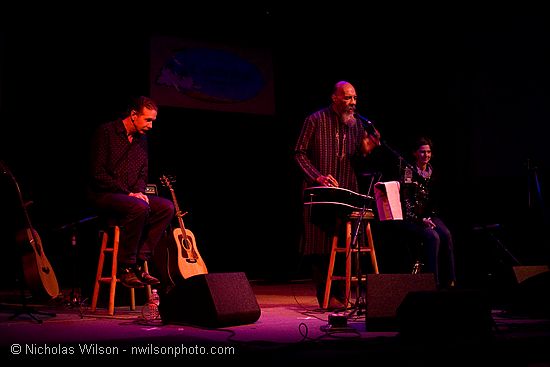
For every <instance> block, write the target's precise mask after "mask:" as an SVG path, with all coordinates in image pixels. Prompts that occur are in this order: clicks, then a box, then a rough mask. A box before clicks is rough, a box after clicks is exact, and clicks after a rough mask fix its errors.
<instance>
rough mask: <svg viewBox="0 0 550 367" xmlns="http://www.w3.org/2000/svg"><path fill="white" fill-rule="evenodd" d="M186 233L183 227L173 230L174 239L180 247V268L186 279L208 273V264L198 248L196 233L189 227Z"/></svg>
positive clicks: (178, 247)
mask: <svg viewBox="0 0 550 367" xmlns="http://www.w3.org/2000/svg"><path fill="white" fill-rule="evenodd" d="M184 231H185V234H184V232H183V231H182V229H181V228H176V229H174V231H173V235H174V240H175V241H176V247H177V249H178V269H179V272H180V274H181V276H182V277H183V278H185V279H187V278H189V277H192V276H194V275H200V274H208V270H207V269H206V264H205V263H204V261H203V260H202V258H201V255H200V254H199V251H198V250H197V246H196V242H195V235H194V234H193V233H192V232H191V231H190V230H188V229H185V230H184Z"/></svg>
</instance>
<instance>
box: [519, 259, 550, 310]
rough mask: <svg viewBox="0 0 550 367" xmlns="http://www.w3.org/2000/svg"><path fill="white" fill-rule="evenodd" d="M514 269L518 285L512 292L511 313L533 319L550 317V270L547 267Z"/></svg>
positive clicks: (520, 267)
mask: <svg viewBox="0 0 550 367" xmlns="http://www.w3.org/2000/svg"><path fill="white" fill-rule="evenodd" d="M513 268H514V273H515V275H516V280H517V284H515V286H514V288H513V291H512V294H513V297H512V301H511V304H510V306H511V311H512V312H516V313H520V314H526V315H529V316H532V317H541V318H547V317H549V316H550V297H548V290H549V289H550V268H549V267H548V266H547V265H537V266H514V267H513Z"/></svg>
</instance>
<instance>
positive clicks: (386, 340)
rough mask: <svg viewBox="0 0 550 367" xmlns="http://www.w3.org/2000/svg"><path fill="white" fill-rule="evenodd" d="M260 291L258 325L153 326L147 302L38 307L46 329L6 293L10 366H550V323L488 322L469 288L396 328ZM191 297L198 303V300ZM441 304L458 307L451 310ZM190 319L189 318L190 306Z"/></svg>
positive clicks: (1, 334) (271, 289) (496, 313)
mask: <svg viewBox="0 0 550 367" xmlns="http://www.w3.org/2000/svg"><path fill="white" fill-rule="evenodd" d="M250 285H251V286H252V290H253V295H252V297H253V298H255V300H257V302H258V304H259V308H260V310H261V315H260V316H259V318H258V319H257V321H255V322H253V323H249V324H239V317H240V316H239V315H238V314H237V315H236V316H235V315H232V316H230V317H232V321H234V322H235V323H236V324H237V325H233V326H225V327H223V326H220V327H204V326H196V325H195V326H193V325H190V324H184V323H181V322H178V323H176V322H174V323H170V324H163V323H161V322H160V321H158V320H156V321H145V320H144V319H143V317H142V303H141V302H140V303H139V304H138V306H137V309H136V310H135V311H130V310H129V308H128V306H117V308H116V312H115V315H114V316H112V317H111V316H108V315H106V312H105V310H104V309H103V308H101V309H98V310H97V311H96V312H95V313H92V312H91V311H90V310H89V308H88V307H87V306H86V305H84V306H83V307H78V305H74V304H71V303H70V302H68V301H67V300H66V301H64V300H62V299H58V300H55V301H52V302H50V303H49V304H47V305H44V304H31V305H30V306H29V308H32V310H33V311H40V312H51V313H54V314H55V315H54V316H51V315H50V316H48V315H45V314H39V313H31V314H30V315H32V316H34V317H36V318H38V319H39V320H41V321H42V322H41V323H39V322H37V321H36V320H34V319H33V318H31V317H30V315H29V314H28V313H25V312H24V313H21V314H17V313H16V311H17V310H20V307H19V306H20V303H19V300H20V297H19V296H18V292H13V291H12V292H8V291H4V293H3V294H2V306H3V307H2V311H1V313H0V341H1V344H2V353H3V357H4V358H3V359H5V360H6V359H7V360H11V361H20V360H28V359H37V360H43V359H51V360H67V359H68V360H84V359H101V360H125V359H128V360H139V359H158V360H175V361H181V362H186V361H189V360H194V361H219V362H223V363H227V362H236V361H243V360H254V361H257V362H256V363H261V364H266V365H270V364H279V365H280V363H281V362H285V361H289V362H291V361H301V362H305V361H308V362H309V361H311V362H312V363H316V364H323V362H327V364H328V363H330V364H331V365H335V364H336V365H339V364H340V363H341V364H349V363H360V365H361V366H367V365H407V366H423V365H438V366H448V365H480V364H482V365H499V366H503V365H513V366H546V365H550V353H548V351H547V347H548V345H550V320H548V317H547V316H544V315H543V316H542V317H541V316H540V315H539V316H536V317H535V316H533V315H528V314H526V313H525V312H522V313H514V312H512V311H510V310H507V309H502V308H500V309H499V308H495V306H491V308H490V310H489V313H490V319H491V320H490V321H486V320H485V319H483V318H479V317H478V316H479V315H478V314H477V313H476V312H478V311H476V309H475V307H474V308H472V307H471V304H469V303H468V302H467V301H463V300H462V298H464V297H466V298H468V297H469V296H468V295H467V294H469V293H464V292H465V291H464V290H456V291H445V292H455V293H454V296H449V294H450V293H445V295H443V296H440V295H439V294H440V293H438V292H435V293H431V296H433V295H434V294H436V293H437V294H438V295H437V296H435V297H436V299H435V300H434V299H433V298H432V299H431V300H429V299H430V297H424V299H423V300H422V297H421V298H420V300H421V301H420V303H418V302H417V304H413V305H412V306H410V307H409V308H408V314H407V313H405V314H403V315H405V316H403V319H399V320H400V321H399V322H397V321H396V320H397V319H393V320H390V321H393V322H391V323H387V324H379V325H378V324H375V323H374V321H375V319H372V321H373V324H372V325H371V324H370V323H369V322H370V320H371V319H370V316H369V318H367V321H365V315H364V311H363V309H361V310H360V311H359V312H357V309H355V310H354V309H349V310H347V311H345V312H340V313H339V314H340V315H345V316H346V318H344V320H345V321H344V322H345V324H344V325H340V324H338V323H337V322H338V320H335V321H334V325H330V326H329V322H328V319H329V315H334V314H335V312H328V311H323V310H320V309H319V308H318V307H317V302H316V298H315V296H314V291H313V285H312V284H311V282H310V281H308V280H304V281H291V282H287V283H284V284H272V283H267V282H262V281H250ZM121 288H122V287H120V288H119V289H118V290H117V292H121V290H120V289H121ZM105 292H106V291H105ZM138 292H141V291H138ZM424 296H426V294H424ZM187 297H189V299H190V300H192V297H193V294H188V295H187ZM437 299H440V300H441V299H443V300H445V299H446V300H447V301H448V300H450V301H451V304H450V303H449V302H439V301H438V300H437ZM427 300H428V301H427ZM123 301H124V300H122V301H121V302H123ZM138 301H140V299H139V297H138ZM235 302H236V303H238V302H237V301H235ZM422 302H424V303H422ZM245 304H246V302H245ZM367 304H369V303H368V302H367ZM419 304H420V305H421V306H419ZM422 305H423V306H422ZM425 306H427V307H428V308H434V309H432V310H431V311H429V312H428V313H426V312H423V311H421V310H420V309H416V308H419V307H423V308H424V309H426V307H425ZM440 306H441V307H447V306H448V309H447V311H448V312H446V311H445V310H443V311H436V310H435V308H437V307H440ZM372 307H379V306H377V305H374V306H372ZM382 307H389V308H391V307H392V306H391V305H390V306H385V305H382ZM405 310H406V311H407V309H406V308H405ZM387 311H388V312H392V311H394V310H391V309H388V310H387ZM182 312H186V311H185V307H182ZM242 312H243V313H245V312H248V310H246V309H244V310H242ZM479 312H481V313H482V312H483V311H482V310H481V311H479ZM407 315H408V316H407ZM244 319H246V317H244ZM331 319H332V316H331ZM346 319H347V320H346ZM375 325H376V326H377V327H376V328H375V327H374V326H375ZM371 326H372V327H371ZM373 329H376V330H373Z"/></svg>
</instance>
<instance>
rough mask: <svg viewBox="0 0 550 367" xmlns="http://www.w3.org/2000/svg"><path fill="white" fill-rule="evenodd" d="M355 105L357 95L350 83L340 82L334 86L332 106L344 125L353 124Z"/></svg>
mask: <svg viewBox="0 0 550 367" xmlns="http://www.w3.org/2000/svg"><path fill="white" fill-rule="evenodd" d="M356 104H357V94H356V93H355V88H354V87H353V85H351V83H349V82H346V81H340V82H338V83H336V84H335V85H334V90H333V92H332V106H333V108H334V111H335V112H336V113H338V114H339V115H340V117H341V118H342V120H343V121H344V122H345V123H353V122H355V118H354V116H353V114H354V113H355V105H356Z"/></svg>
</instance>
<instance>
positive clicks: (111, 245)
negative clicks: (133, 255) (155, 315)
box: [92, 225, 151, 316]
mask: <svg viewBox="0 0 550 367" xmlns="http://www.w3.org/2000/svg"><path fill="white" fill-rule="evenodd" d="M112 230H113V236H112V241H109V240H110V239H111V238H110V236H109V230H102V231H101V250H100V252H99V262H98V264H97V274H96V277H95V286H94V294H93V296H92V312H95V310H96V307H97V300H98V298H99V288H100V286H101V283H106V284H109V305H108V314H109V315H111V316H112V315H114V313H115V293H116V285H117V282H119V281H120V280H119V279H118V278H117V276H116V274H117V267H118V266H117V256H118V245H119V242H120V226H118V225H115V226H112ZM107 253H110V254H111V260H112V263H111V271H110V273H109V274H108V276H103V264H104V262H105V254H107ZM143 268H144V270H145V271H146V272H149V269H148V266H147V261H145V263H144V264H143ZM145 288H146V290H147V298H149V297H151V286H150V285H146V286H145ZM135 309H136V296H135V291H134V288H130V310H132V311H134V310H135Z"/></svg>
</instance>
